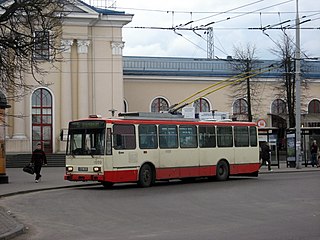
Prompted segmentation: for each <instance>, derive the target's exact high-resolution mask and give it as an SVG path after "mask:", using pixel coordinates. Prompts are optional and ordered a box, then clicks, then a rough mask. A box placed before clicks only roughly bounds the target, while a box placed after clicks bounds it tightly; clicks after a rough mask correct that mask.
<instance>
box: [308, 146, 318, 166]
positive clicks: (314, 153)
mask: <svg viewBox="0 0 320 240" xmlns="http://www.w3.org/2000/svg"><path fill="white" fill-rule="evenodd" d="M310 152H311V165H312V167H314V166H316V167H317V166H318V160H317V156H318V145H317V141H316V140H313V143H312V145H311V147H310Z"/></svg>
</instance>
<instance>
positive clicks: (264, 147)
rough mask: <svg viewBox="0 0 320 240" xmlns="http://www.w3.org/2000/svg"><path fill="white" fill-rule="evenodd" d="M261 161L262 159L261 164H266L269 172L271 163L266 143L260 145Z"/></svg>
mask: <svg viewBox="0 0 320 240" xmlns="http://www.w3.org/2000/svg"><path fill="white" fill-rule="evenodd" d="M261 159H262V164H261V165H263V164H266V165H267V166H268V170H269V171H272V170H271V161H270V147H269V144H268V143H267V142H263V143H262V145H261Z"/></svg>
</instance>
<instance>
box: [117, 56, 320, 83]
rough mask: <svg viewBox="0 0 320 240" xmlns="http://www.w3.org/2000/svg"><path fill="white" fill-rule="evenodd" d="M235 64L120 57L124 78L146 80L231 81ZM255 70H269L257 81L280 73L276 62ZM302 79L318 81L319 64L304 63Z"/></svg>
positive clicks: (259, 63)
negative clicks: (156, 77) (166, 78)
mask: <svg viewBox="0 0 320 240" xmlns="http://www.w3.org/2000/svg"><path fill="white" fill-rule="evenodd" d="M234 64H236V61H235V60H234V59H232V58H227V59H204V58H178V57H137V56H124V57H123V73H124V75H127V76H130V75H133V76H134V75H140V76H141V75H146V76H148V75H149V76H189V77H190V76H193V77H230V76H234V75H237V74H239V72H237V71H236V70H234V68H233V65H234ZM255 65H256V67H255V69H262V70H264V69H266V68H267V67H268V66H273V67H272V70H270V71H267V72H264V73H262V74H259V75H258V76H257V77H264V78H275V77H280V76H281V74H282V73H283V72H282V71H283V70H282V69H281V68H275V67H276V66H278V65H279V61H277V60H257V61H256V63H255ZM302 67H303V68H304V69H306V70H305V72H306V73H304V77H305V78H314V79H320V61H312V62H311V61H309V62H308V61H303V62H302Z"/></svg>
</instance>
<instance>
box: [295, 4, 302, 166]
mask: <svg viewBox="0 0 320 240" xmlns="http://www.w3.org/2000/svg"><path fill="white" fill-rule="evenodd" d="M299 21H300V20H299V2H298V0H296V26H297V27H296V51H295V63H296V72H295V80H296V102H295V103H296V168H297V169H300V168H301V74H300V61H301V59H300V23H299Z"/></svg>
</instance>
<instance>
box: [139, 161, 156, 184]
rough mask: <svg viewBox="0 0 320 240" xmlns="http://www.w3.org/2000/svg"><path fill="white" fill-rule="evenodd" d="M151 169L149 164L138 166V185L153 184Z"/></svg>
mask: <svg viewBox="0 0 320 240" xmlns="http://www.w3.org/2000/svg"><path fill="white" fill-rule="evenodd" d="M153 181H154V180H153V171H152V168H151V166H150V165H149V164H144V165H143V166H142V167H141V168H140V172H139V181H138V185H139V186H140V187H150V186H151V185H152V184H153Z"/></svg>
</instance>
